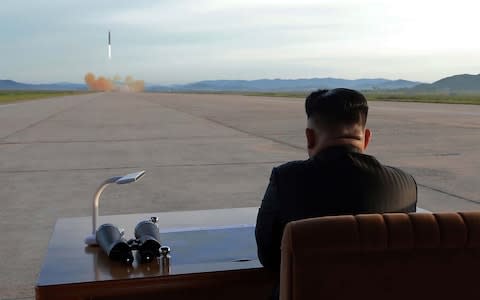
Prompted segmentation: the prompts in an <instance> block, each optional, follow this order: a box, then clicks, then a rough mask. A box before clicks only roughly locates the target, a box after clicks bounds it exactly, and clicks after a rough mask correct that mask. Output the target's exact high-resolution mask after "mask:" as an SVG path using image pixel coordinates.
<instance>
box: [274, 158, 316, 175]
mask: <svg viewBox="0 0 480 300" xmlns="http://www.w3.org/2000/svg"><path fill="white" fill-rule="evenodd" d="M309 162H310V160H308V159H307V160H293V161H289V162H286V163H284V164H281V165H279V166H276V167H274V168H273V169H274V172H275V173H276V174H289V173H292V172H294V173H295V172H298V171H302V170H305V169H306V168H308V165H309Z"/></svg>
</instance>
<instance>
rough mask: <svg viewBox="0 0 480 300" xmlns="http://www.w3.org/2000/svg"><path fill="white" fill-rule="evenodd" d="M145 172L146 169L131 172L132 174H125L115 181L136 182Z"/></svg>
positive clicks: (119, 182) (123, 182)
mask: <svg viewBox="0 0 480 300" xmlns="http://www.w3.org/2000/svg"><path fill="white" fill-rule="evenodd" d="M144 174H145V171H140V172H135V173H130V174H127V175H125V176H122V177H120V178H118V179H117V180H116V181H115V183H116V184H127V183H131V182H135V181H137V180H139V179H140V178H142V177H143V175H144Z"/></svg>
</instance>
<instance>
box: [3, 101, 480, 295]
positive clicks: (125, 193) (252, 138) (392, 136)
mask: <svg viewBox="0 0 480 300" xmlns="http://www.w3.org/2000/svg"><path fill="white" fill-rule="evenodd" d="M303 104H304V103H303V100H302V99H289V98H268V97H246V96H234V95H194V94H190V95H182V94H134V93H104V94H102V93H98V94H87V95H82V96H69V97H63V98H52V99H46V100H38V101H29V102H25V103H19V104H10V105H1V106H0V203H1V206H0V207H1V210H0V225H1V228H2V242H1V243H0V270H1V272H0V299H12V298H22V299H30V298H32V297H33V296H34V290H33V286H34V284H35V281H36V276H37V273H38V271H39V269H40V265H41V262H42V259H43V257H44V254H45V251H46V247H47V245H48V240H49V238H50V234H51V232H52V229H53V225H54V223H55V221H56V220H57V219H58V218H62V217H77V216H88V215H90V210H91V199H92V196H93V193H94V191H95V189H96V188H97V186H98V184H99V183H100V182H101V181H102V180H103V179H105V178H107V177H110V176H114V175H123V174H125V173H128V172H131V171H136V170H141V169H145V170H146V171H147V174H146V175H145V177H144V178H143V179H142V180H141V181H139V182H138V183H134V184H130V185H124V186H113V187H109V188H108V189H107V190H106V192H105V193H104V196H103V199H102V202H101V205H100V207H101V210H100V211H101V214H120V213H122V214H124V213H144V212H150V211H175V210H194V209H210V208H229V207H249V206H258V205H259V204H260V201H261V198H262V196H263V193H264V190H265V187H266V185H267V182H268V178H269V175H270V171H271V168H272V167H273V166H275V165H278V164H281V163H283V162H286V161H289V160H297V159H305V158H306V151H305V141H304V137H303V134H304V127H305V116H304V111H303ZM370 106H371V109H370V115H369V121H368V125H369V127H370V128H371V129H372V130H373V133H374V135H373V140H372V142H371V145H370V147H369V149H368V153H369V154H373V155H376V156H377V157H378V158H379V160H380V161H382V162H383V163H385V164H389V165H394V166H397V167H400V168H403V169H404V170H406V171H408V172H410V173H411V174H413V175H414V177H415V178H416V180H417V183H418V185H419V205H420V206H421V207H423V208H425V209H428V210H432V211H451V210H456V211H460V210H475V209H480V179H479V177H478V174H479V173H480V159H479V158H480V151H479V150H480V147H479V145H480V130H479V129H480V106H469V105H447V104H417V103H387V102H371V103H370Z"/></svg>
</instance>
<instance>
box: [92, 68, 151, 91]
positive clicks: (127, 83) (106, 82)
mask: <svg viewBox="0 0 480 300" xmlns="http://www.w3.org/2000/svg"><path fill="white" fill-rule="evenodd" d="M85 83H86V84H87V86H88V89H89V90H91V91H103V92H110V91H124V92H142V91H143V90H144V89H145V83H144V81H143V80H135V79H133V77H132V76H126V77H125V79H124V80H122V77H121V76H119V75H115V76H114V77H113V80H112V79H110V78H106V77H103V76H99V77H98V78H97V77H95V75H94V74H93V73H87V74H86V75H85Z"/></svg>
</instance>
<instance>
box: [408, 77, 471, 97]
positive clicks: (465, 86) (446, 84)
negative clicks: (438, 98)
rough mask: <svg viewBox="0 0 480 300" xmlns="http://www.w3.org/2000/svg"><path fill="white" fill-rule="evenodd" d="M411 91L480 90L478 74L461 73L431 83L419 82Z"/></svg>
mask: <svg viewBox="0 0 480 300" xmlns="http://www.w3.org/2000/svg"><path fill="white" fill-rule="evenodd" d="M412 91H418V92H460V93H461V92H480V74H478V75H470V74H461V75H454V76H450V77H445V78H443V79H440V80H438V81H435V82H434V83H432V84H420V85H417V86H415V87H414V88H413V89H412Z"/></svg>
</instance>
